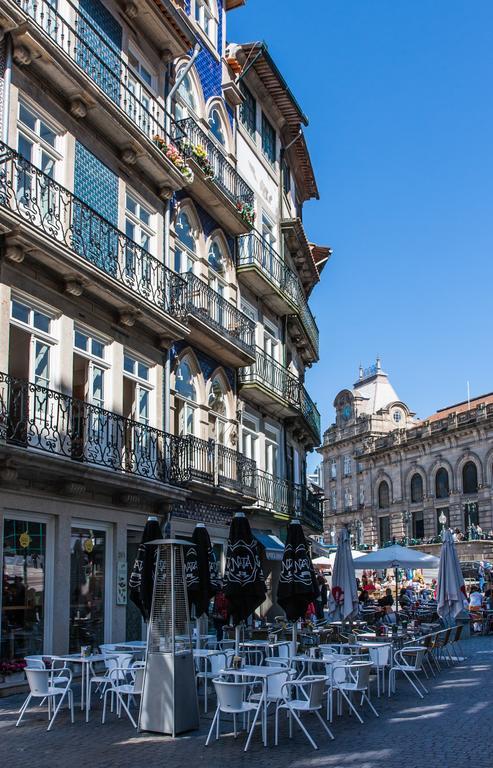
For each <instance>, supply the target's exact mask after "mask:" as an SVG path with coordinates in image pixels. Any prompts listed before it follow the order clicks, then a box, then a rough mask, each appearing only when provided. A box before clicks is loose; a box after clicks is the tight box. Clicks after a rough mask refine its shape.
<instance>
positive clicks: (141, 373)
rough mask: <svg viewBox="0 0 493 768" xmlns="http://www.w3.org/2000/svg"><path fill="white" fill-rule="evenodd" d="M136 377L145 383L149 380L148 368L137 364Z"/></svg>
mask: <svg viewBox="0 0 493 768" xmlns="http://www.w3.org/2000/svg"><path fill="white" fill-rule="evenodd" d="M137 376H138V377H139V378H140V379H145V380H146V381H147V380H148V379H149V366H148V365H144V363H138V364H137Z"/></svg>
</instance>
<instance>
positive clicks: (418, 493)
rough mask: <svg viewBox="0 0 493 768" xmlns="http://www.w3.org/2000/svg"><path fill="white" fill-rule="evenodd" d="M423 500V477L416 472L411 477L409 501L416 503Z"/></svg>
mask: <svg viewBox="0 0 493 768" xmlns="http://www.w3.org/2000/svg"><path fill="white" fill-rule="evenodd" d="M420 501H423V478H422V477H421V475H420V474H419V473H418V472H416V473H415V474H414V475H413V476H412V478H411V502H412V503H413V504H417V503H418V502H420Z"/></svg>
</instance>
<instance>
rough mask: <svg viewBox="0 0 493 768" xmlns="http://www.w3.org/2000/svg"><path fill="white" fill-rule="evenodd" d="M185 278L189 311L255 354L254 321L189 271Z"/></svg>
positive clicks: (184, 275) (238, 345)
mask: <svg viewBox="0 0 493 768" xmlns="http://www.w3.org/2000/svg"><path fill="white" fill-rule="evenodd" d="M182 277H184V279H185V280H186V282H187V303H188V311H189V313H190V314H191V315H193V316H194V317H196V318H198V319H199V320H202V321H203V322H204V323H206V324H207V325H209V326H210V327H211V328H214V329H215V330H217V331H218V333H220V334H221V335H223V336H224V337H225V338H226V339H227V340H228V341H230V342H232V343H233V344H235V345H236V346H237V347H240V348H241V349H243V350H244V351H245V352H247V353H249V354H250V355H252V357H253V355H254V354H255V323H254V322H253V320H251V319H250V318H249V317H248V316H247V315H245V313H244V312H241V310H239V309H238V308H237V307H235V306H234V305H233V304H231V302H229V301H227V299H225V298H224V297H223V296H221V295H220V294H219V293H217V291H215V290H214V289H213V288H211V287H210V286H209V285H207V283H205V282H204V281H203V280H201V279H200V278H199V277H197V275H194V274H192V273H191V272H187V273H184V274H183V275H182Z"/></svg>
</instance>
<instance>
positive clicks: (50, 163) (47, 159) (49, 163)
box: [41, 152, 55, 179]
mask: <svg viewBox="0 0 493 768" xmlns="http://www.w3.org/2000/svg"><path fill="white" fill-rule="evenodd" d="M41 170H42V171H43V173H45V174H46V175H47V176H49V177H50V179H52V178H53V177H54V175H55V160H54V159H53V158H52V157H51V156H50V155H48V154H47V153H46V152H41Z"/></svg>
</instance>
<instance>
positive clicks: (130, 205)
mask: <svg viewBox="0 0 493 768" xmlns="http://www.w3.org/2000/svg"><path fill="white" fill-rule="evenodd" d="M126 206H127V211H130V213H133V214H136V213H137V203H136V202H135V200H134V199H133V197H131V196H130V195H127V202H126Z"/></svg>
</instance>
